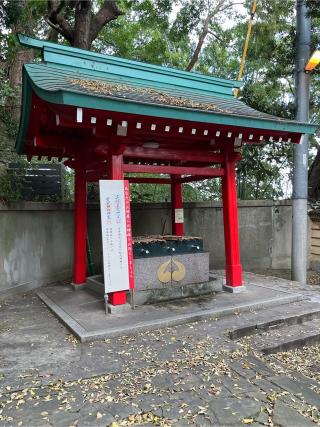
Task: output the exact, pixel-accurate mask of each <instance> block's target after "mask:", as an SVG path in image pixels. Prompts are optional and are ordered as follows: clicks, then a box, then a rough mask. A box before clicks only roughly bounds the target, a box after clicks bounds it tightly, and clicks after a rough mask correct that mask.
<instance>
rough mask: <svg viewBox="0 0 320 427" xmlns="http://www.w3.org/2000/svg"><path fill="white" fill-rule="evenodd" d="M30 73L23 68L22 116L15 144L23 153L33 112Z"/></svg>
mask: <svg viewBox="0 0 320 427" xmlns="http://www.w3.org/2000/svg"><path fill="white" fill-rule="evenodd" d="M28 79H29V78H28V75H27V73H26V72H25V70H23V73H22V94H21V105H22V107H21V117H20V124H19V131H18V136H17V140H16V144H15V149H16V151H17V153H18V154H22V153H23V146H24V140H25V138H26V135H27V132H28V124H29V119H30V114H31V105H32V95H31V85H30V84H28Z"/></svg>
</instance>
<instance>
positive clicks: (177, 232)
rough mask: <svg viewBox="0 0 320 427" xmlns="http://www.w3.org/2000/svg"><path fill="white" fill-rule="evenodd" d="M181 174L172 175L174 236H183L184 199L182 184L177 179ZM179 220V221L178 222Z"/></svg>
mask: <svg viewBox="0 0 320 427" xmlns="http://www.w3.org/2000/svg"><path fill="white" fill-rule="evenodd" d="M178 178H181V176H179V175H172V176H171V179H172V182H171V222H172V234H173V235H174V236H183V210H182V209H183V200H182V184H181V182H178V181H177V179H178ZM176 221H178V222H176Z"/></svg>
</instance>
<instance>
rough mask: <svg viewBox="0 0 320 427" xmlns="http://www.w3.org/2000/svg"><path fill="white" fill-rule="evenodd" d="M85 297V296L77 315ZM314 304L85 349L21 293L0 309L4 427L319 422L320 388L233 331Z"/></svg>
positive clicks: (0, 419)
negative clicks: (233, 336)
mask: <svg viewBox="0 0 320 427" xmlns="http://www.w3.org/2000/svg"><path fill="white" fill-rule="evenodd" d="M264 280H265V279H263V280H262V279H261V284H262V285H263V286H262V287H260V289H259V290H260V292H261V291H262V288H263V287H264V288H265V287H266V286H265V281H264ZM257 281H258V282H259V284H260V279H259V278H257ZM286 287H287V288H288V289H287V290H288V291H290V285H289V284H288V283H287V284H286ZM293 287H294V289H295V292H294V293H296V292H298V291H299V292H300V291H301V288H298V287H297V288H296V287H295V286H293ZM275 288H277V286H275ZM281 289H282V283H279V286H278V288H277V289H275V290H276V291H280V290H281ZM42 290H43V289H42ZM291 291H292V289H291ZM319 291H320V289H319ZM299 292H298V293H299ZM309 292H311V291H310V290H307V293H309ZM76 294H77V293H76V292H74V293H73V294H71V295H76ZM275 295H277V294H275ZM300 295H301V294H300ZM319 295H320V292H319ZM227 296H228V297H231V298H234V297H235V295H229V294H228V295H227ZM236 297H238V295H237V296H236ZM314 297H315V298H316V295H314ZM87 301H88V300H86V299H84V300H83V298H79V306H78V309H79V313H81V311H83V310H85V307H86V305H87ZM89 301H90V302H89V304H88V305H89V306H91V304H92V305H93V304H99V301H96V302H95V301H94V300H93V299H89ZM69 303H70V300H69V301H68V304H69ZM198 304H199V306H200V307H201V308H207V307H209V308H210V307H211V306H210V304H211V303H210V301H201V302H200V301H198ZM308 305H309V308H310V310H314V308H315V305H314V303H309V302H308V301H307V298H306V299H305V300H303V303H302V302H301V301H299V302H292V303H288V304H284V305H281V306H274V304H273V305H271V306H269V307H266V308H265V309H263V310H262V309H261V305H260V306H259V307H258V308H257V307H256V308H252V309H251V310H247V311H241V310H240V311H238V310H234V311H233V312H232V313H231V314H230V315H228V316H222V317H220V318H217V317H215V316H211V317H210V316H209V317H206V318H204V319H202V320H198V321H194V322H193V323H183V324H179V325H176V326H170V327H163V328H159V329H157V330H149V331H143V332H138V331H137V332H136V333H135V334H134V335H129V334H127V335H121V336H118V337H112V338H108V339H104V340H99V341H95V342H90V343H80V342H79V341H78V340H76V339H75V338H74V337H73V336H72V335H70V334H69V333H68V331H67V330H66V328H65V327H64V326H63V325H62V324H61V322H59V321H58V320H57V318H56V316H54V315H53V314H52V313H51V312H50V311H49V310H48V308H47V307H46V305H45V304H43V303H42V302H41V300H40V299H39V298H38V297H36V296H35V294H33V293H32V294H29V295H26V296H25V297H17V298H15V299H14V300H11V301H8V302H6V303H3V304H2V306H1V309H0V326H1V328H0V360H1V363H0V426H1V427H2V426H3V427H7V426H14V427H15V426H17V427H18V426H19V427H20V426H22V427H23V426H46V425H48V426H53V427H60V426H61V427H66V426H71V425H74V426H89V425H90V426H99V427H100V426H104V427H105V426H112V423H116V424H118V425H144V426H149V425H150V426H151V425H163V426H176V427H179V426H180V427H186V426H189V425H192V426H201V427H203V426H212V425H214V426H218V427H219V426H221V427H222V426H231V425H234V426H243V425H247V424H246V423H248V425H251V426H260V427H261V426H262V425H270V426H272V425H274V426H280V425H281V426H284V427H285V426H288V427H289V426H291V425H299V426H304V425H306V426H309V425H310V426H311V425H316V424H315V423H314V422H312V419H313V420H315V422H318V423H319V421H320V414H319V412H318V411H317V410H312V412H313V415H312V414H311V412H310V405H311V406H313V405H315V406H317V407H319V404H320V402H319V398H320V395H319V387H318V385H319V384H318V383H317V382H316V381H315V380H312V379H310V378H306V377H304V376H303V375H302V374H301V373H300V372H297V370H296V369H298V366H295V365H294V364H292V366H291V365H290V369H288V370H287V371H284V370H283V369H284V368H283V369H281V370H279V369H278V368H277V366H275V365H274V363H269V362H268V359H266V358H263V357H260V356H259V355H258V354H255V353H253V352H252V351H251V350H250V349H248V348H247V347H243V346H241V344H240V343H239V342H235V341H232V340H230V339H229V336H228V333H227V332H228V331H230V330H231V329H232V328H235V327H243V326H245V325H251V324H255V323H257V322H263V321H266V320H268V319H270V318H273V317H274V316H275V315H280V313H279V310H278V309H279V308H280V307H281V310H280V311H283V312H290V313H293V312H294V311H296V312H297V313H298V312H299V310H301V309H303V312H305V310H306V307H308ZM178 308H179V304H178V305H177V304H173V305H172V307H171V311H172V312H175V310H177V309H178ZM184 309H186V307H184ZM102 310H103V309H102ZM155 312H156V311H155ZM104 316H105V315H104ZM88 318H89V315H88ZM314 369H317V366H315V368H314ZM280 372H281V373H280ZM315 372H316V371H315ZM143 417H145V418H143ZM154 417H158V418H157V420H155V418H154ZM146 420H147V421H146ZM295 422H296V424H294V423H295Z"/></svg>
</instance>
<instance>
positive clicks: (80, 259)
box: [73, 166, 87, 285]
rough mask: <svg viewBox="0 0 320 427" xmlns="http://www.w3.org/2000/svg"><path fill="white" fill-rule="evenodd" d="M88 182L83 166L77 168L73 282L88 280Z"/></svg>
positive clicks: (79, 283)
mask: <svg viewBox="0 0 320 427" xmlns="http://www.w3.org/2000/svg"><path fill="white" fill-rule="evenodd" d="M86 239H87V183H86V171H85V169H84V168H83V167H82V166H77V167H76V168H75V178H74V261H73V284H74V285H81V284H83V283H85V282H86V280H87V246H86V245H87V242H86Z"/></svg>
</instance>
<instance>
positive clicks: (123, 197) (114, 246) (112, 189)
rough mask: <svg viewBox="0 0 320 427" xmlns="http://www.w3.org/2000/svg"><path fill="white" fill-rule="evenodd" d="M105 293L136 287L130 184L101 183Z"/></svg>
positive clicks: (122, 181)
mask: <svg viewBox="0 0 320 427" xmlns="http://www.w3.org/2000/svg"><path fill="white" fill-rule="evenodd" d="M99 188H100V210H101V226H102V249H103V271H104V288H105V293H106V294H107V293H110V292H117V291H123V290H128V289H131V288H133V287H134V276H133V252H132V234H131V216H130V194H129V182H128V181H124V180H100V181H99Z"/></svg>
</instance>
